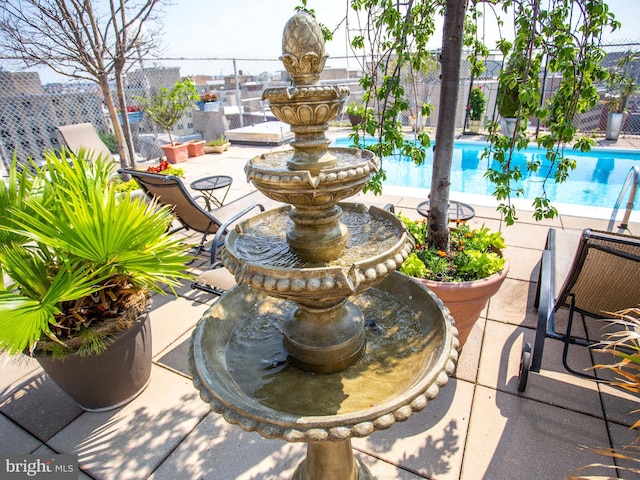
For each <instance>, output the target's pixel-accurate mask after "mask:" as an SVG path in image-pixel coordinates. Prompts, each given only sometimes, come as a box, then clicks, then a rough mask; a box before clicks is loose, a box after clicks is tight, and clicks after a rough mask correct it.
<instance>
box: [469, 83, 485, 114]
mask: <svg viewBox="0 0 640 480" xmlns="http://www.w3.org/2000/svg"><path fill="white" fill-rule="evenodd" d="M485 108H487V96H486V95H485V94H484V92H483V91H482V87H473V88H472V89H471V92H469V119H470V120H480V119H482V114H483V113H484V110H485Z"/></svg>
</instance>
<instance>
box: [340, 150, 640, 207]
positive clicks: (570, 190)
mask: <svg viewBox="0 0 640 480" xmlns="http://www.w3.org/2000/svg"><path fill="white" fill-rule="evenodd" d="M349 143H350V142H349V139H347V138H344V139H337V140H335V141H334V142H333V143H332V146H336V147H346V146H348V145H349ZM486 146H487V143H484V142H456V143H455V148H454V153H453V163H452V167H451V187H450V191H451V193H452V194H453V193H464V194H470V195H482V196H493V190H494V187H493V184H492V183H491V182H490V181H489V180H487V179H486V178H484V173H485V172H486V171H487V168H489V166H492V167H494V168H497V167H498V162H496V161H494V160H493V159H487V158H481V155H482V152H483V151H484V149H485V147H486ZM545 153H546V151H545V150H544V149H539V148H536V147H530V148H528V149H526V150H523V151H521V152H517V153H516V154H515V156H514V161H515V163H516V164H517V165H519V166H520V168H521V170H522V172H523V179H522V180H520V181H519V182H518V184H517V187H522V188H523V189H524V197H523V198H524V199H526V200H528V203H529V204H531V201H532V200H533V199H534V198H535V197H537V196H539V195H541V194H542V182H543V180H544V178H545V177H546V175H547V172H548V170H549V167H548V164H547V162H545ZM566 155H567V156H570V157H572V158H575V159H576V163H577V167H576V169H575V170H573V171H572V172H571V173H570V175H569V179H568V180H567V181H566V182H564V183H561V184H556V183H555V182H554V181H553V179H551V180H550V181H548V182H547V185H546V191H547V195H548V197H549V198H550V199H551V202H552V203H553V204H566V205H575V206H582V207H596V208H605V209H608V211H609V213H610V212H611V210H612V208H613V206H614V205H615V202H616V200H617V198H618V196H619V195H620V190H621V189H622V186H623V184H624V182H625V181H626V179H627V176H628V175H629V171H630V169H631V168H632V167H633V166H634V165H640V152H634V151H627V150H613V149H602V148H594V149H593V150H592V151H591V152H588V153H581V152H576V151H573V150H570V151H567V152H566ZM532 158H537V159H539V160H540V161H541V162H542V165H543V166H542V167H541V168H540V169H539V170H538V171H537V172H535V173H532V172H527V171H526V162H527V161H529V160H531V159H532ZM545 164H547V167H546V168H545V167H544V165H545ZM432 166H433V151H432V150H431V149H429V151H428V152H427V160H426V161H425V163H424V164H423V165H421V166H417V165H415V164H414V163H413V162H412V161H411V160H409V159H407V158H403V157H401V156H394V157H387V158H385V159H384V160H383V168H384V169H385V171H386V173H387V179H386V180H385V181H384V182H383V186H384V187H403V188H419V189H429V188H430V187H431V170H432ZM625 206H626V197H625V199H624V203H623V205H622V206H621V208H622V209H623V210H624V207H625ZM634 210H639V211H640V198H636V201H635V204H634Z"/></svg>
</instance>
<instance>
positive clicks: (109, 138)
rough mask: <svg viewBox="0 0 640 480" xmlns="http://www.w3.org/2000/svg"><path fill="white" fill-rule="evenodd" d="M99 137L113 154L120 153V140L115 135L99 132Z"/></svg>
mask: <svg viewBox="0 0 640 480" xmlns="http://www.w3.org/2000/svg"><path fill="white" fill-rule="evenodd" d="M98 136H99V137H100V140H102V142H103V143H104V144H105V146H106V147H107V148H108V149H109V151H110V152H111V153H118V139H117V138H116V136H115V135H114V134H113V133H107V132H98Z"/></svg>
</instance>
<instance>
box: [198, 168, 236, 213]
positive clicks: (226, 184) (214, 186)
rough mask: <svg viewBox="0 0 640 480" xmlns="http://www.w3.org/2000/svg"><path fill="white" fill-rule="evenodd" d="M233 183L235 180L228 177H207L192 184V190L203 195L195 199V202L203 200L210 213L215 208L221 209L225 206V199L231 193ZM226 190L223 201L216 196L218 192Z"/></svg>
mask: <svg viewBox="0 0 640 480" xmlns="http://www.w3.org/2000/svg"><path fill="white" fill-rule="evenodd" d="M232 183H233V178H231V177H229V176H228V175H214V176H212V177H205V178H201V179H199V180H196V181H195V182H192V183H191V188H192V189H193V190H197V191H198V192H200V193H201V195H197V196H196V197H194V200H196V201H197V200H198V199H199V198H203V199H204V201H205V204H206V207H207V210H208V211H209V212H210V211H211V210H212V209H213V208H214V207H218V208H219V207H221V206H222V205H223V204H224V201H225V199H226V198H227V195H228V193H229V188H230V187H231V184H232ZM221 189H224V191H223V192H222V199H221V200H220V199H218V198H217V197H216V195H215V192H216V190H221Z"/></svg>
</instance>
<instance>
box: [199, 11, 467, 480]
mask: <svg viewBox="0 0 640 480" xmlns="http://www.w3.org/2000/svg"><path fill="white" fill-rule="evenodd" d="M282 44H283V55H282V57H281V59H282V61H283V63H284V65H285V67H286V69H287V71H288V72H289V74H290V75H291V79H292V81H293V86H290V87H280V88H272V89H268V90H266V91H265V92H264V94H263V98H265V99H268V100H269V102H270V105H271V110H272V111H273V113H274V115H276V117H277V118H278V119H280V120H281V121H283V122H286V123H288V124H290V125H291V130H292V131H293V132H294V133H295V140H294V141H292V142H291V146H292V147H293V148H292V149H288V150H284V151H278V152H272V153H268V154H264V155H261V156H259V157H256V158H253V159H252V160H250V161H249V162H248V163H247V165H246V167H245V171H246V173H247V178H248V179H249V180H250V181H252V182H253V183H254V185H255V186H256V188H258V189H259V190H260V191H261V192H263V193H264V194H265V195H267V196H268V197H269V198H272V199H274V200H277V201H281V202H283V203H285V204H288V206H286V207H282V208H279V209H276V210H271V211H267V212H264V213H262V214H259V215H257V216H255V217H253V218H251V219H249V220H246V221H244V222H242V223H240V224H239V225H238V226H237V227H236V229H235V231H233V232H230V233H229V234H228V236H227V238H226V241H225V250H224V251H223V253H222V260H223V262H224V265H225V266H226V267H227V268H228V269H229V270H230V271H231V272H232V273H233V274H234V275H235V278H236V281H237V283H238V286H236V287H234V288H232V289H231V290H229V291H228V292H226V293H225V294H224V295H223V296H221V297H220V299H219V300H218V302H216V304H215V305H214V306H213V307H212V308H211V309H210V310H209V311H208V312H207V313H206V314H205V316H204V317H203V318H202V319H201V320H200V322H199V323H198V325H197V327H196V329H195V331H194V334H193V339H192V344H191V349H190V355H189V362H190V367H191V371H192V373H193V382H194V384H195V386H196V388H198V390H200V395H201V397H202V398H203V399H204V400H205V401H207V402H208V403H210V405H211V408H212V409H213V410H214V411H216V412H218V413H222V414H223V415H224V417H225V419H226V420H227V421H228V422H231V423H235V424H238V425H239V426H240V427H241V428H243V429H244V430H247V431H257V432H259V433H260V434H261V435H262V436H264V437H266V438H280V439H284V440H286V441H289V442H306V443H307V444H308V447H307V456H306V459H305V460H304V461H303V462H302V463H301V464H300V465H299V466H298V468H297V470H296V472H295V474H294V476H293V478H294V479H296V480H321V479H329V478H330V479H338V480H341V479H345V480H357V479H361V480H364V479H369V478H372V477H371V474H370V472H369V470H368V469H367V468H366V467H365V466H364V465H363V464H361V463H360V462H358V461H356V459H355V457H354V455H353V452H352V449H351V438H352V437H365V436H368V435H369V434H371V433H372V432H373V431H375V430H381V429H386V428H389V427H390V426H392V425H393V424H394V423H395V422H396V421H404V420H406V419H407V418H408V417H409V416H411V414H412V413H413V412H416V411H420V410H422V409H423V408H424V407H425V406H426V405H427V402H428V401H429V400H432V399H433V398H435V397H436V395H437V394H438V392H439V390H440V388H441V387H442V386H443V385H445V384H446V383H447V381H448V376H449V375H451V374H452V373H453V370H454V368H455V361H456V359H457V352H456V347H457V344H458V341H457V337H456V330H455V328H454V327H453V322H452V319H451V317H450V316H449V314H448V311H447V310H446V309H445V308H444V307H443V305H442V302H440V301H439V300H438V299H437V297H435V295H433V294H432V293H431V292H430V291H428V290H427V289H426V288H424V287H422V286H421V285H420V284H419V283H417V282H415V281H413V280H412V279H411V278H409V277H407V276H404V275H402V274H400V273H397V272H395V269H396V268H397V267H398V266H399V265H400V264H401V263H402V262H403V261H404V259H405V258H406V257H407V255H408V253H409V252H410V250H411V247H412V243H411V239H410V237H409V236H408V235H407V233H406V231H405V229H404V227H403V225H402V223H401V222H399V221H398V220H397V219H396V217H395V216H394V215H393V214H392V213H390V212H388V211H386V210H383V209H379V208H376V207H368V208H367V207H365V206H364V205H361V204H357V203H341V201H342V200H344V199H346V198H348V197H350V196H353V195H355V194H356V193H358V192H359V191H360V190H361V189H362V187H363V186H364V185H365V184H366V183H367V182H368V181H369V179H370V177H371V174H372V173H373V172H375V171H376V170H377V169H378V167H379V161H378V159H377V158H376V157H375V156H374V155H373V154H372V153H371V152H369V151H361V150H358V149H349V148H328V145H329V143H330V142H329V140H328V139H327V137H326V135H325V131H326V129H327V122H329V121H330V120H331V119H333V118H335V116H336V115H337V114H338V113H340V112H341V111H342V107H343V106H344V103H345V100H346V98H347V97H348V95H349V90H348V89H347V88H346V87H344V86H333V85H332V86H327V85H322V84H320V83H319V77H320V72H321V71H322V69H323V68H324V63H325V61H326V58H327V54H326V53H325V51H324V42H323V40H322V34H321V31H320V28H319V27H318V25H317V23H316V22H315V20H314V19H313V17H312V16H310V15H309V14H307V13H302V12H301V13H298V14H296V15H295V16H294V17H292V18H291V19H290V20H289V22H288V23H287V25H286V26H285V29H284V35H283V42H282Z"/></svg>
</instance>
